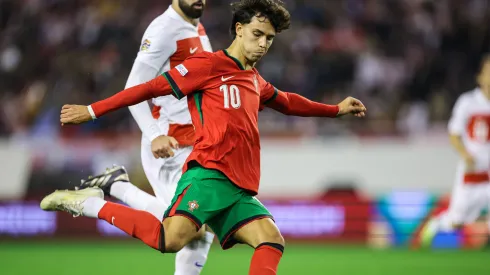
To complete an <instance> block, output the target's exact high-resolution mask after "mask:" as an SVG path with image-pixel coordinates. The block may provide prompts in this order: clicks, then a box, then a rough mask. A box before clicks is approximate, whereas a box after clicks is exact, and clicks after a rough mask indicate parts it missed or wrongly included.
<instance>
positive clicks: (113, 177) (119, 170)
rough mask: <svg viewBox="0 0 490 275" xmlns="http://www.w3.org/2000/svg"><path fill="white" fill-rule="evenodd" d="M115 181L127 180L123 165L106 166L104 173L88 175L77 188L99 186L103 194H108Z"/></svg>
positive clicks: (127, 176)
mask: <svg viewBox="0 0 490 275" xmlns="http://www.w3.org/2000/svg"><path fill="white" fill-rule="evenodd" d="M116 181H126V182H129V175H128V172H127V171H126V168H124V166H116V165H114V166H113V167H112V168H107V169H106V171H105V172H104V174H101V175H98V176H94V177H92V176H89V177H88V178H87V179H86V180H82V182H81V184H80V186H79V187H78V189H85V188H89V187H99V188H100V189H102V191H104V194H105V195H107V196H109V195H110V191H111V186H112V184H113V183H114V182H116Z"/></svg>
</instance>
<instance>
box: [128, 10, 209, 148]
mask: <svg viewBox="0 0 490 275" xmlns="http://www.w3.org/2000/svg"><path fill="white" fill-rule="evenodd" d="M202 51H208V52H211V51H212V48H211V44H210V42H209V39H208V37H207V35H206V32H205V30H204V27H203V26H202V24H200V23H199V24H198V26H194V25H193V24H191V23H189V22H187V21H185V20H184V19H183V18H182V17H181V16H180V15H179V14H178V13H177V12H176V11H175V10H174V9H173V8H172V6H170V7H169V8H168V9H167V10H166V11H165V12H164V13H163V14H162V15H160V16H158V17H157V18H155V19H154V20H153V21H152V22H151V24H150V25H149V26H148V28H147V29H146V31H145V33H144V35H143V38H142V40H141V46H140V51H139V52H138V56H137V57H136V60H135V64H136V63H137V62H141V63H144V64H146V65H148V66H151V67H152V68H153V69H155V70H157V71H158V74H161V73H163V72H166V71H168V70H170V69H171V68H173V67H175V66H177V65H179V64H180V63H182V62H183V61H184V60H185V59H186V58H187V57H189V56H192V55H194V54H197V53H200V52H202ZM153 104H154V108H153V110H152V115H153V117H154V118H155V119H156V120H157V125H158V126H159V128H160V130H161V134H164V135H171V136H173V134H175V133H169V125H170V132H177V135H182V134H183V135H187V134H188V133H185V132H188V131H190V130H192V127H187V128H186V129H185V130H183V129H178V127H179V126H181V125H187V126H190V125H192V120H191V116H190V113H189V109H188V107H187V100H178V99H176V98H175V97H173V96H163V97H158V98H155V99H153ZM172 125H176V126H177V129H175V128H172ZM181 128H182V127H181ZM150 139H151V138H150Z"/></svg>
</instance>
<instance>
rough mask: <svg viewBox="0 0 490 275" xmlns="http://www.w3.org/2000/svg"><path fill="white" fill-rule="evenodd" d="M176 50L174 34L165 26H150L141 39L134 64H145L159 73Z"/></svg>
mask: <svg viewBox="0 0 490 275" xmlns="http://www.w3.org/2000/svg"><path fill="white" fill-rule="evenodd" d="M176 50H177V42H176V41H175V33H174V32H173V31H171V30H169V28H166V27H165V25H161V24H155V25H150V27H148V29H147V30H146V31H145V34H144V35H143V38H142V39H141V45H140V49H139V52H138V55H137V56H136V60H135V62H142V63H145V64H147V65H149V66H151V67H153V68H154V69H156V70H157V71H160V70H161V69H162V67H163V65H164V64H165V63H166V62H167V60H168V59H169V58H170V56H172V55H173V54H174V53H175V51H176Z"/></svg>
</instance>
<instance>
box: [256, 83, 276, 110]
mask: <svg viewBox="0 0 490 275" xmlns="http://www.w3.org/2000/svg"><path fill="white" fill-rule="evenodd" d="M278 92H279V91H278V90H277V88H276V87H274V86H273V85H272V84H270V83H269V82H266V83H265V85H264V86H263V87H262V89H261V90H260V105H262V106H265V105H267V104H269V103H271V102H272V101H274V99H276V97H277V95H278Z"/></svg>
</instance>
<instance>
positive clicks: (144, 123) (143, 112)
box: [126, 60, 162, 141]
mask: <svg viewBox="0 0 490 275" xmlns="http://www.w3.org/2000/svg"><path fill="white" fill-rule="evenodd" d="M157 75H158V70H157V69H155V68H154V67H152V66H150V65H147V64H145V63H144V62H141V61H138V60H136V61H135V62H134V64H133V68H132V69H131V73H130V74H129V77H128V81H127V83H126V88H130V87H133V86H136V85H138V84H141V83H145V82H147V81H149V80H151V79H153V78H155V77H156V76H157ZM129 111H130V112H131V115H132V116H133V118H134V120H135V121H136V123H137V124H138V126H139V128H140V130H141V132H142V133H143V135H144V136H146V137H147V138H148V139H149V140H150V141H152V140H154V139H155V138H156V137H158V136H161V135H162V131H161V130H160V127H158V125H157V123H156V122H155V119H153V116H152V114H151V110H150V106H149V105H148V103H147V102H140V103H138V104H136V105H132V106H129Z"/></svg>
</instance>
